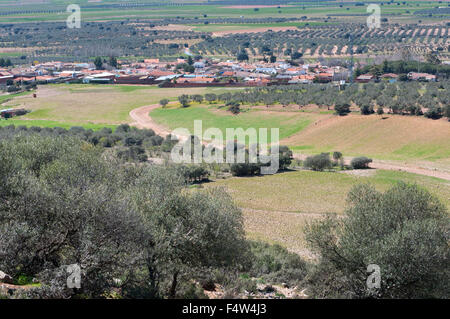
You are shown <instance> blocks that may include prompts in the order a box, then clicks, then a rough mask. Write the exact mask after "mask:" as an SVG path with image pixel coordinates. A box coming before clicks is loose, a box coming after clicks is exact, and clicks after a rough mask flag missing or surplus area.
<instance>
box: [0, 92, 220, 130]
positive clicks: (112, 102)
mask: <svg viewBox="0 0 450 319" xmlns="http://www.w3.org/2000/svg"><path fill="white" fill-rule="evenodd" d="M210 91H211V92H221V89H205V88H198V89H192V92H196V93H199V94H203V93H206V92H210ZM181 93H183V90H181V89H160V88H158V87H148V86H95V85H90V86H89V85H77V84H73V85H66V84H58V85H49V86H42V87H40V88H39V89H38V90H37V98H33V97H32V96H29V95H25V96H18V97H16V98H14V99H12V100H11V101H8V102H7V103H5V104H4V106H5V107H8V106H15V107H25V108H27V109H29V110H31V111H32V112H31V113H29V114H27V115H26V118H27V119H29V120H40V121H46V120H47V121H53V122H56V123H76V124H78V125H82V126H84V125H88V126H89V125H93V124H99V125H101V124H107V125H117V124H121V123H126V122H130V121H131V118H130V117H129V112H130V111H131V110H132V109H135V108H137V107H140V106H143V105H148V104H154V103H158V102H159V100H161V99H162V98H167V97H168V98H172V99H176V97H177V96H178V95H179V94H181ZM14 121H16V120H15V119H12V120H9V121H3V122H2V123H6V122H9V123H11V124H13V123H14ZM20 123H23V122H20ZM3 125H6V124H3Z"/></svg>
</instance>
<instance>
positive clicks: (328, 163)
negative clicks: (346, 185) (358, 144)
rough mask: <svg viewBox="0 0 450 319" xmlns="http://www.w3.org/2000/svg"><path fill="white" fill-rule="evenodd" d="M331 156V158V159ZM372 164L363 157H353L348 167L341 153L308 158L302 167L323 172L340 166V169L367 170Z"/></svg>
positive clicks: (321, 154)
mask: <svg viewBox="0 0 450 319" xmlns="http://www.w3.org/2000/svg"><path fill="white" fill-rule="evenodd" d="M331 156H332V158H331ZM370 163H372V159H370V158H367V157H365V156H361V157H355V158H353V159H352V160H351V162H350V166H349V167H348V166H346V165H345V164H344V157H343V155H342V153H341V152H333V154H332V155H330V153H320V154H317V155H313V156H308V157H307V158H306V159H305V161H304V162H303V166H304V167H305V168H308V169H312V170H313V171H323V170H325V169H332V168H333V167H337V166H340V168H341V169H345V168H352V169H367V168H369V164H370Z"/></svg>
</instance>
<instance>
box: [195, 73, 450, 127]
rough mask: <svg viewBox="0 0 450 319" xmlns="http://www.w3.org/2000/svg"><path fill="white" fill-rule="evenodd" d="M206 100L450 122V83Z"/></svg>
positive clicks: (265, 91)
mask: <svg viewBox="0 0 450 319" xmlns="http://www.w3.org/2000/svg"><path fill="white" fill-rule="evenodd" d="M198 100H199V101H200V100H202V98H198ZM204 100H206V101H207V102H208V103H211V104H212V103H217V102H224V103H226V104H227V105H233V104H237V103H239V104H247V105H261V104H263V105H266V106H267V107H269V106H271V105H276V104H281V105H282V106H283V107H286V106H288V105H290V104H295V105H298V106H299V107H300V108H301V107H302V106H306V105H309V104H316V105H318V106H319V107H326V108H328V109H331V108H332V107H334V110H335V112H336V114H339V115H346V114H348V113H350V107H351V105H355V106H357V107H359V108H360V110H361V114H364V115H368V114H373V113H375V111H376V112H377V113H378V114H383V113H384V112H385V111H384V109H386V108H387V109H388V110H389V112H390V113H393V114H401V115H417V116H421V115H425V116H426V117H429V118H433V119H437V118H441V117H443V116H446V117H448V118H449V119H450V117H449V115H450V102H449V101H450V81H442V82H425V83H422V82H398V83H384V82H381V83H367V84H355V85H351V86H348V87H346V89H345V90H339V88H338V87H336V86H334V85H331V84H314V85H308V84H305V85H289V86H286V85H285V86H268V87H262V88H247V89H245V90H242V91H238V92H233V93H231V92H227V93H222V94H218V95H217V94H214V93H208V94H205V95H204Z"/></svg>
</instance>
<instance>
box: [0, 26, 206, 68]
mask: <svg viewBox="0 0 450 319" xmlns="http://www.w3.org/2000/svg"><path fill="white" fill-rule="evenodd" d="M159 22H161V21H158V22H155V24H156V23H158V24H159ZM155 24H154V23H153V22H152V23H150V22H145V23H137V21H134V22H133V21H131V20H130V21H109V22H86V23H83V27H82V28H79V29H68V28H67V26H66V23H65V22H42V23H41V22H39V23H24V24H21V25H20V26H18V25H12V24H2V25H0V39H1V43H2V44H1V47H15V48H32V47H35V48H36V49H34V50H31V51H30V52H29V53H28V54H27V56H24V59H21V58H20V57H17V58H15V57H14V58H11V59H12V62H13V63H14V64H19V63H31V62H33V61H35V60H37V61H40V62H45V61H55V60H57V61H67V62H73V61H80V60H81V61H89V60H91V59H92V57H98V56H100V57H119V56H120V57H142V56H154V57H155V56H157V57H163V56H177V55H179V54H180V51H181V50H182V48H181V47H179V46H171V45H170V40H172V39H174V41H180V39H185V40H186V43H188V42H189V41H190V40H204V39H205V38H206V37H207V33H202V32H195V33H192V32H187V31H164V30H151V31H149V30H148V28H149V27H150V26H151V25H153V26H155ZM69 33H70V36H69V35H68V34H69ZM202 37H203V38H202ZM110 62H113V61H110ZM106 63H108V60H107V61H106ZM103 64H105V61H103ZM100 67H102V66H100Z"/></svg>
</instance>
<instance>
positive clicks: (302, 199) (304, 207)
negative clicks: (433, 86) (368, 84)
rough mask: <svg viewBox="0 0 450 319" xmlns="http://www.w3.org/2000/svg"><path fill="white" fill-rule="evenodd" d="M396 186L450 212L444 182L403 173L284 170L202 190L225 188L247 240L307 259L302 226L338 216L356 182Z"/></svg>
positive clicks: (449, 186) (449, 197) (220, 182)
mask: <svg viewBox="0 0 450 319" xmlns="http://www.w3.org/2000/svg"><path fill="white" fill-rule="evenodd" d="M398 181H404V182H409V183H416V184H418V185H420V186H422V187H425V188H427V189H428V190H429V191H430V192H431V193H432V194H433V195H435V196H437V197H438V198H439V199H440V200H441V201H442V202H443V203H444V204H445V205H446V206H447V208H449V209H450V183H449V181H447V180H442V179H438V178H432V177H427V176H421V175H416V174H410V173H406V172H396V171H386V170H368V171H363V172H361V171H358V172H355V171H341V172H311V171H304V170H300V171H288V172H284V173H279V174H276V175H272V176H261V177H255V178H240V177H233V178H230V179H219V180H216V181H214V182H213V183H208V184H206V187H223V188H224V189H226V190H227V191H229V192H230V194H231V195H232V196H233V199H234V200H235V202H236V204H237V205H238V206H239V207H241V208H242V209H243V212H244V219H245V227H246V231H247V236H248V237H249V238H251V239H258V240H264V241H267V242H269V243H278V244H281V245H282V246H285V247H287V248H288V249H290V250H291V251H294V252H297V253H300V254H301V255H302V256H304V257H305V258H311V255H310V252H309V251H308V250H307V249H306V245H305V241H304V238H303V235H302V232H303V227H304V226H305V225H306V224H307V223H308V222H311V221H313V220H315V219H318V218H323V216H325V215H327V214H342V213H343V211H344V209H345V208H346V206H347V203H346V194H347V193H348V191H349V190H350V189H351V188H352V187H353V186H354V185H356V184H358V183H369V184H371V185H373V186H375V188H376V189H378V190H379V191H385V190H386V189H388V188H389V187H391V186H392V185H394V184H395V183H397V182H398Z"/></svg>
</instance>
